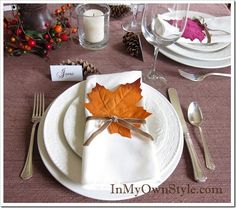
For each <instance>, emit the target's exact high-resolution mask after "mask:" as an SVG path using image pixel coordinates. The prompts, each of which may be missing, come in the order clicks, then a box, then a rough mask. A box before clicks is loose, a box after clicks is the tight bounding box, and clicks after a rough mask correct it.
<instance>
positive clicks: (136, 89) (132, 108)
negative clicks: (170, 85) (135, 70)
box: [85, 79, 151, 138]
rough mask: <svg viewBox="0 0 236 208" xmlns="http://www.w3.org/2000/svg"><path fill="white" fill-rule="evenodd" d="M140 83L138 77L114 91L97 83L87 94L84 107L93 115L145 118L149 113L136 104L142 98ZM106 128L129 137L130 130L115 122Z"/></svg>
mask: <svg viewBox="0 0 236 208" xmlns="http://www.w3.org/2000/svg"><path fill="white" fill-rule="evenodd" d="M140 85H141V84H140V79H138V80H136V81H135V82H133V83H127V84H123V85H120V86H119V87H118V88H117V89H115V90H114V91H110V90H108V89H106V88H105V87H104V86H101V85H99V84H98V83H97V84H96V86H95V87H94V88H93V89H92V91H91V92H90V93H88V94H87V96H88V98H89V101H90V102H89V103H85V107H86V108H87V109H88V110H89V111H90V113H92V114H93V116H103V117H106V116H109V117H111V116H117V117H119V118H139V119H145V118H146V117H148V116H149V115H151V113H149V112H147V111H146V110H145V109H144V108H143V107H140V106H137V104H138V102H139V101H140V100H141V99H142V95H141V91H142V90H141V88H140ZM136 127H140V124H139V125H138V124H137V125H136ZM108 130H109V132H110V133H111V134H113V133H119V134H120V135H122V136H124V137H128V138H130V137H131V133H130V130H129V129H127V128H125V127H123V126H121V125H120V124H119V123H117V122H113V123H112V124H111V125H110V126H109V127H108Z"/></svg>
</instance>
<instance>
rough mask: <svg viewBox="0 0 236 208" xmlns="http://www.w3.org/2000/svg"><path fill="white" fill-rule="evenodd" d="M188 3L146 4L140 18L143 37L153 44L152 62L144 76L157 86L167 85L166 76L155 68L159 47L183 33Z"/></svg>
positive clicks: (171, 42) (173, 40)
mask: <svg viewBox="0 0 236 208" xmlns="http://www.w3.org/2000/svg"><path fill="white" fill-rule="evenodd" d="M188 10H189V4H180V3H179V4H146V5H145V8H144V12H143V18H142V25H141V29H142V33H143V36H144V38H145V39H146V40H147V41H148V42H149V43H150V44H152V45H153V46H154V61H153V62H154V63H153V67H152V69H151V70H149V72H148V74H147V75H146V76H145V77H144V80H145V78H146V77H147V78H148V80H152V81H154V82H155V86H156V87H157V88H162V87H165V86H166V85H167V80H166V78H165V77H164V76H163V75H162V74H161V73H160V72H159V70H157V67H156V65H157V63H156V62H157V55H158V52H159V48H160V47H163V46H168V45H170V44H173V43H175V42H176V41H177V40H178V39H179V38H180V37H181V35H182V34H183V32H184V29H185V26H186V22H187V15H188Z"/></svg>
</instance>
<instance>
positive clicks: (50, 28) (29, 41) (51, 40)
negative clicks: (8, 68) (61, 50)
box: [4, 4, 78, 58]
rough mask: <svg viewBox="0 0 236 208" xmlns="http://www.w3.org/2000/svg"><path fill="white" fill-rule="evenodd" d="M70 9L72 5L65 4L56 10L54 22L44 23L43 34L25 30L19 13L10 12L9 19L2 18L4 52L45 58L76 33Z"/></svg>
mask: <svg viewBox="0 0 236 208" xmlns="http://www.w3.org/2000/svg"><path fill="white" fill-rule="evenodd" d="M72 8H73V5H72V4H65V5H62V6H61V7H60V8H58V9H56V10H55V11H54V15H55V17H56V18H55V22H54V23H52V24H49V23H45V27H46V30H45V31H44V32H38V31H34V30H25V29H24V27H23V24H22V21H21V18H20V17H21V16H20V15H21V14H20V12H19V11H17V12H16V13H14V12H12V18H11V19H7V18H4V37H5V38H4V47H5V50H6V51H7V53H8V54H10V55H12V56H20V55H22V54H27V53H34V54H37V55H39V56H41V57H46V58H47V57H48V52H49V51H50V50H52V49H55V48H57V47H59V46H60V45H61V43H62V42H65V41H68V40H69V39H70V38H72V37H73V34H75V33H77V30H78V29H77V27H72V25H71V10H72ZM67 16H68V17H67Z"/></svg>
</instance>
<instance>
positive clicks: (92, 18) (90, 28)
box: [83, 9, 104, 43]
mask: <svg viewBox="0 0 236 208" xmlns="http://www.w3.org/2000/svg"><path fill="white" fill-rule="evenodd" d="M83 21H84V35H85V39H86V40H87V41H88V42H90V43H98V42H100V41H102V40H103V39H104V13H103V12H102V11H100V10H98V9H90V10H87V11H86V12H84V18H83Z"/></svg>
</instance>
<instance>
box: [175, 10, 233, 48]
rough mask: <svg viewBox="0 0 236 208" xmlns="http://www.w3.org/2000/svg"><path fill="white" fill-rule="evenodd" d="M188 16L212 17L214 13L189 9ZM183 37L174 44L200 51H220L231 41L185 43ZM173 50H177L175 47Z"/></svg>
mask: <svg viewBox="0 0 236 208" xmlns="http://www.w3.org/2000/svg"><path fill="white" fill-rule="evenodd" d="M188 16H189V17H190V18H193V17H197V18H199V17H203V18H210V17H214V16H212V15H209V14H206V13H202V12H196V11H189V13H188ZM182 39H183V38H180V39H179V40H178V41H177V42H176V44H173V45H175V46H177V47H179V45H180V46H182V47H184V48H186V49H188V50H189V49H190V50H193V51H198V52H199V51H200V52H214V51H219V50H221V49H223V48H225V47H227V46H228V45H229V44H230V43H214V44H209V45H206V44H200V43H198V42H197V41H193V42H192V43H185V42H181V40H182ZM171 50H173V51H174V52H176V51H175V48H173V49H171Z"/></svg>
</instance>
